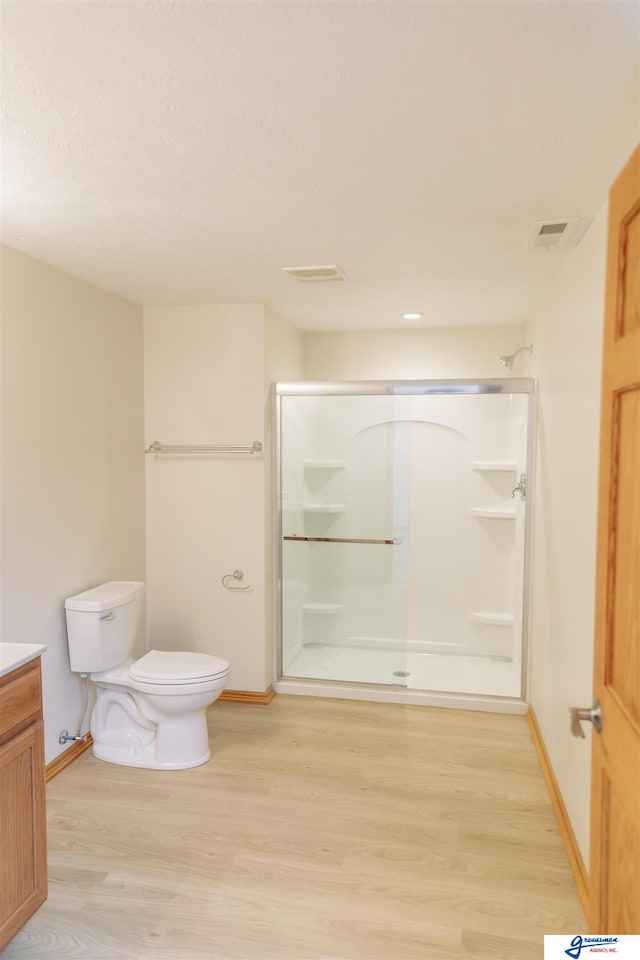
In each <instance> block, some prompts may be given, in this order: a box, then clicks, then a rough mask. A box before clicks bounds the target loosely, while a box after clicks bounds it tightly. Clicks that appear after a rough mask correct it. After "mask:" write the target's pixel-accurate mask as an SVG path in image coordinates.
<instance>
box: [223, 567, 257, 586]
mask: <svg viewBox="0 0 640 960" xmlns="http://www.w3.org/2000/svg"><path fill="white" fill-rule="evenodd" d="M243 577H244V573H243V571H242V570H234V571H233V573H225V575H224V577H223V578H222V586H223V587H225V589H227V590H231V591H235V590H251V586H250V585H249V584H247V585H246V586H245V587H240V586H234V585H233V583H234V581H235V582H236V583H239V582H240V581H241V580H242V578H243Z"/></svg>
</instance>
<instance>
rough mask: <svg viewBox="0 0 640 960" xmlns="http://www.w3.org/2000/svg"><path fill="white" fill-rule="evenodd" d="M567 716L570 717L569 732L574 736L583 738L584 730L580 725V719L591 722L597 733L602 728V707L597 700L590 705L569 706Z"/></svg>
mask: <svg viewBox="0 0 640 960" xmlns="http://www.w3.org/2000/svg"><path fill="white" fill-rule="evenodd" d="M569 716H570V718H571V733H572V734H573V735H574V737H582V738H583V739H584V730H583V729H582V727H581V726H580V721H581V720H588V721H589V723H592V724H593V725H594V727H595V728H596V730H597V731H598V733H600V731H601V730H602V707H601V706H600V701H599V700H594V701H593V706H592V707H569Z"/></svg>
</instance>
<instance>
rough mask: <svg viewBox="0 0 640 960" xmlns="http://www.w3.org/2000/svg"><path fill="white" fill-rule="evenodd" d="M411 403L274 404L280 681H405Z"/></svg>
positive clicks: (342, 399)
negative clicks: (276, 418) (276, 423)
mask: <svg viewBox="0 0 640 960" xmlns="http://www.w3.org/2000/svg"><path fill="white" fill-rule="evenodd" d="M408 403H409V400H408V398H406V397H393V396H391V397H390V396H283V397H282V398H281V405H280V438H279V439H280V478H281V483H280V489H281V504H280V507H281V509H280V527H281V529H280V538H281V543H280V558H281V561H280V577H281V591H280V596H281V611H280V614H281V615H280V623H281V674H282V676H283V677H286V678H298V679H300V678H304V679H316V680H325V681H326V680H337V681H349V682H355V683H375V684H387V685H394V686H406V683H407V676H408V674H407V611H408V605H407V599H408V582H407V557H408V532H409V531H408V524H409V521H408V515H409V463H410V446H411V436H410V424H409V416H408Z"/></svg>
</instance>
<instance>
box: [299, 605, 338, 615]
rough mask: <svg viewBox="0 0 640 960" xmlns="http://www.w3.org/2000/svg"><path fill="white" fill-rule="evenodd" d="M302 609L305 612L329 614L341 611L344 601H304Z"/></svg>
mask: <svg viewBox="0 0 640 960" xmlns="http://www.w3.org/2000/svg"><path fill="white" fill-rule="evenodd" d="M302 609H303V610H304V612H305V613H313V614H318V615H320V616H330V615H331V614H335V613H341V612H342V611H343V610H344V603H304V604H303V605H302Z"/></svg>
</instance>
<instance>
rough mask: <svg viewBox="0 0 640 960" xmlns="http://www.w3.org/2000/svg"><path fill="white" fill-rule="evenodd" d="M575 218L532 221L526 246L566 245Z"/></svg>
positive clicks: (574, 223)
mask: <svg viewBox="0 0 640 960" xmlns="http://www.w3.org/2000/svg"><path fill="white" fill-rule="evenodd" d="M577 222H578V220H577V218H569V219H566V220H539V221H538V222H537V223H534V224H533V226H532V228H531V232H530V234H529V239H528V240H527V246H528V247H547V248H548V247H557V246H563V247H565V246H568V242H569V238H570V237H571V234H572V233H573V230H574V227H575V225H576V224H577Z"/></svg>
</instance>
